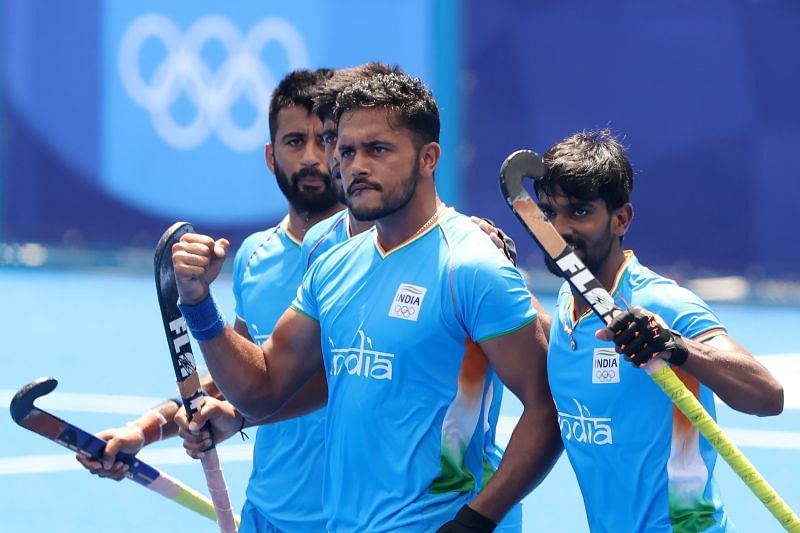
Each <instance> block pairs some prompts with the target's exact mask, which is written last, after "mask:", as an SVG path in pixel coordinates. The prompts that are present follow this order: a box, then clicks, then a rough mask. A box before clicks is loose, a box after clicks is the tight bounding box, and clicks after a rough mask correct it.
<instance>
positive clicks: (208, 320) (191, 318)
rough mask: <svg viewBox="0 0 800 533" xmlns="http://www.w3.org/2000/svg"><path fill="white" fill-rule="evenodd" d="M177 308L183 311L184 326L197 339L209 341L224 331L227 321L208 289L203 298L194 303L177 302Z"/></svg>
mask: <svg viewBox="0 0 800 533" xmlns="http://www.w3.org/2000/svg"><path fill="white" fill-rule="evenodd" d="M178 309H180V310H181V313H183V318H185V319H186V327H187V328H188V330H189V331H190V332H191V333H192V337H194V338H195V339H197V340H199V341H210V340H211V339H213V338H215V337H217V336H219V335H220V334H221V333H222V332H223V331H225V326H226V325H227V322H226V321H225V317H224V316H222V311H220V310H219V307H217V303H216V302H215V301H214V297H213V296H211V292H210V291H209V293H208V296H206V298H205V300H203V301H202V302H200V303H197V304H195V305H184V304H182V303H180V302H178Z"/></svg>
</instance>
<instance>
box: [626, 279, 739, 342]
mask: <svg viewBox="0 0 800 533" xmlns="http://www.w3.org/2000/svg"><path fill="white" fill-rule="evenodd" d="M639 305H641V306H642V307H644V308H646V309H648V310H649V311H651V312H654V313H658V315H660V316H661V318H663V319H664V321H665V322H666V323H667V324H668V325H669V327H670V329H674V330H675V331H677V332H678V333H680V334H681V335H683V336H684V337H687V338H689V339H695V340H701V341H702V340H708V339H709V338H711V337H713V336H715V335H718V334H725V327H724V326H723V325H722V323H721V322H720V321H719V319H718V318H717V316H716V315H715V314H714V312H713V311H712V310H711V308H710V307H709V306H708V304H707V303H706V302H705V301H703V300H702V299H701V298H700V297H699V296H697V295H696V294H694V293H693V292H692V291H690V290H689V289H686V288H684V287H681V286H679V285H676V284H664V285H662V286H660V287H659V288H658V289H657V290H654V291H652V292H650V296H649V297H648V298H646V299H645V300H644V301H642V302H641V303H640V304H639Z"/></svg>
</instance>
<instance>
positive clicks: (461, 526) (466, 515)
mask: <svg viewBox="0 0 800 533" xmlns="http://www.w3.org/2000/svg"><path fill="white" fill-rule="evenodd" d="M496 527H497V524H496V523H495V522H494V521H493V520H491V519H489V518H486V517H485V516H483V515H482V514H481V513H479V512H478V511H476V510H474V509H473V508H472V507H470V506H469V505H464V506H462V507H461V509H459V510H458V514H456V517H455V518H454V519H452V520H450V521H449V522H446V523H445V524H443V525H442V527H440V528H439V529H437V530H436V533H491V532H492V531H494V528H496Z"/></svg>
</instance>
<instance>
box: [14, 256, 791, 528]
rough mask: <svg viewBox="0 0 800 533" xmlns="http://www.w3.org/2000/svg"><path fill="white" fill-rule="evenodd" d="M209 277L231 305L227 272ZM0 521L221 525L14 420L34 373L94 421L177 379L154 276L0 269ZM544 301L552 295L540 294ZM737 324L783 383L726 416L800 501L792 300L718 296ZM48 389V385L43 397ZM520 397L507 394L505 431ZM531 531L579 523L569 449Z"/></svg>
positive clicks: (160, 454) (229, 466) (230, 475)
mask: <svg viewBox="0 0 800 533" xmlns="http://www.w3.org/2000/svg"><path fill="white" fill-rule="evenodd" d="M217 285H218V286H217V287H216V291H215V293H216V295H217V298H218V300H219V301H220V302H221V303H222V304H223V306H224V309H225V310H226V311H227V312H228V313H229V316H232V314H233V311H232V309H233V301H232V296H231V295H230V283H229V280H227V279H225V280H221V282H218V284H217ZM0 298H2V302H3V306H2V315H0V332H2V338H3V348H2V362H3V372H2V374H0V405H2V407H3V411H2V412H0V435H2V439H0V516H2V517H3V522H2V525H1V526H0V531H3V532H13V533H16V532H45V531H47V532H62V531H63V532H73V531H74V532H86V533H91V532H109V531H122V532H127V531H131V532H138V531H148V532H151V533H161V532H164V533H166V532H169V533H173V532H176V531H215V526H214V524H212V523H211V522H210V521H208V520H207V519H205V518H202V517H199V516H195V515H194V514H193V513H191V512H189V511H186V510H184V509H183V508H182V507H179V506H177V505H176V504H174V503H172V502H170V501H168V500H166V499H164V498H162V497H160V496H158V495H156V494H155V493H153V492H150V491H148V490H145V489H143V488H142V487H140V486H139V485H136V484H134V483H132V482H130V481H123V482H121V483H114V482H111V481H107V480H99V479H96V478H94V477H92V476H90V475H88V473H86V472H84V471H83V470H82V469H80V467H79V465H78V464H77V463H76V462H75V461H74V459H73V458H72V457H71V455H70V454H69V453H68V452H66V450H64V449H63V448H60V447H58V446H56V445H55V444H53V443H51V442H49V441H47V440H45V439H43V438H42V437H39V436H37V435H34V434H33V433H30V432H28V431H27V430H24V429H22V428H20V427H18V426H17V425H16V424H14V423H13V421H12V420H11V417H10V416H9V415H8V411H7V407H8V402H9V401H10V399H11V396H12V395H13V393H14V392H15V391H16V390H17V389H18V388H19V387H21V386H22V385H24V384H26V383H28V382H29V381H32V380H33V379H35V378H37V377H39V376H43V375H52V376H54V377H56V378H58V380H59V381H60V385H59V388H58V389H56V391H55V393H53V394H52V395H50V396H51V397H52V398H51V400H52V401H50V402H49V403H48V402H41V405H40V406H41V407H43V408H45V409H46V410H48V411H51V412H52V413H53V414H56V415H58V416H61V417H62V418H65V419H66V420H68V421H70V422H72V423H74V424H76V425H79V426H81V427H83V428H84V429H86V430H89V431H92V432H95V431H99V430H101V429H104V428H106V427H109V426H115V425H119V424H122V423H124V422H125V421H127V420H129V419H131V418H134V417H135V415H136V414H138V413H140V412H142V411H143V410H144V409H146V408H147V407H149V406H151V405H153V404H154V403H156V402H158V401H160V400H161V399H163V398H164V397H166V396H168V395H172V394H173V391H174V378H173V372H172V367H171V364H170V361H169V355H168V353H167V351H166V344H165V340H164V333H163V329H162V326H161V322H160V318H159V314H158V304H157V302H156V296H155V289H154V284H153V280H152V279H151V276H149V275H129V274H116V273H114V274H110V273H104V272H99V271H98V272H93V273H86V272H56V271H27V270H14V269H5V270H0ZM542 300H543V303H544V305H545V306H546V307H548V308H550V307H552V303H553V300H552V298H547V297H545V298H542ZM714 307H715V309H716V310H717V312H718V314H719V315H720V318H721V319H722V321H723V322H724V323H725V324H726V325H727V326H728V328H729V329H730V330H731V332H732V333H733V334H734V336H735V337H736V338H737V339H738V340H740V341H741V342H742V343H743V344H745V345H746V346H748V347H749V348H750V349H751V350H752V351H753V352H754V353H755V354H757V355H758V356H759V357H761V359H762V361H763V362H765V364H767V365H768V366H769V367H770V368H772V369H773V371H774V372H775V373H776V375H777V376H778V378H779V379H780V380H781V381H782V382H783V384H784V387H785V389H786V410H785V412H784V414H782V415H781V416H779V417H775V418H771V419H757V418H754V417H747V416H744V415H740V414H737V413H735V412H733V411H731V410H730V409H728V408H727V407H725V406H719V408H718V410H719V420H720V423H721V425H722V426H723V427H724V428H725V429H726V430H728V432H729V434H730V435H731V436H732V437H733V438H734V440H735V441H736V442H737V443H738V444H739V445H740V447H741V448H742V450H743V451H744V452H745V454H746V455H747V456H748V458H749V459H750V460H751V461H752V462H753V463H754V464H755V466H756V467H757V468H758V469H759V470H760V472H761V473H762V474H763V475H764V476H765V477H766V478H767V480H768V481H769V482H770V483H771V484H772V485H773V486H774V487H775V488H776V490H777V491H778V492H779V493H780V494H781V495H782V496H783V497H784V499H786V500H787V502H788V503H789V504H790V505H791V506H792V507H793V508H794V509H795V510H796V511H797V510H799V509H800V350H798V349H797V346H796V341H795V339H796V335H795V333H796V330H795V329H794V328H796V327H797V325H798V324H800V309H797V308H771V307H752V306H743V305H716V306H714ZM48 398H49V397H48ZM519 412H520V406H519V404H518V403H517V402H516V400H515V399H514V398H513V397H510V395H508V394H507V395H506V400H505V402H504V405H503V411H502V415H503V418H502V419H501V429H500V433H501V434H503V433H504V432H505V434H506V437H507V433H508V431H507V430H508V428H509V427H511V426H512V425H513V421H514V417H515V416H517V415H518V414H519ZM220 455H221V457H222V459H223V462H224V466H225V473H226V477H227V479H228V484H229V486H230V488H231V490H230V495H231V500H232V501H233V504H234V507H235V508H237V509H238V508H239V507H240V506H241V504H242V503H243V501H244V488H245V484H246V482H247V477H248V474H249V471H250V459H249V457H250V447H249V444H247V443H242V442H241V441H239V440H238V439H231V441H229V442H226V443H224V444H222V445H221V446H220ZM142 457H143V458H144V459H145V460H147V461H149V462H150V463H151V464H153V465H154V466H157V467H159V468H161V469H162V470H164V471H166V472H168V473H170V474H171V475H173V476H174V477H176V478H178V479H180V480H181V481H183V482H185V483H187V484H188V485H191V486H192V487H194V488H196V489H198V490H200V491H201V492H206V490H205V486H204V478H203V475H202V471H201V468H200V466H199V464H197V463H194V462H192V461H191V460H190V459H188V457H186V456H185V455H184V454H183V452H182V448H180V446H179V443H178V441H172V442H168V443H159V444H157V445H155V446H153V447H152V449H148V450H146V451H145V452H143V454H142ZM716 473H717V477H718V480H719V482H720V486H721V491H722V496H723V498H724V499H725V501H726V502H727V505H728V508H729V510H730V514H731V516H732V518H733V520H734V522H735V523H736V524H737V526H738V528H739V530H740V531H743V532H749V531H758V532H759V533H769V532H772V531H781V528H780V527H778V525H777V523H776V522H775V521H774V520H773V519H772V517H771V516H770V515H769V514H768V513H767V511H766V510H765V509H764V508H763V507H762V506H761V504H760V503H759V502H758V501H757V500H756V499H755V497H754V496H752V494H750V493H749V491H748V489H746V488H745V487H744V485H743V484H742V483H741V481H739V479H738V478H737V477H736V476H735V474H733V473H732V471H731V470H730V468H729V467H728V466H727V465H726V464H724V463H722V462H720V464H719V465H718V467H717V471H716ZM524 513H525V514H524V520H525V531H526V532H528V531H530V532H532V531H566V532H572V531H576V532H577V531H586V529H587V528H586V524H585V515H584V512H583V503H582V501H581V497H580V494H579V492H578V489H577V484H576V482H575V479H574V476H573V474H572V472H571V470H570V467H569V465H568V463H567V461H566V459H565V458H564V457H562V459H561V460H560V461H559V463H558V464H557V465H556V467H555V469H554V471H553V472H552V473H551V475H550V476H549V477H548V478H547V479H546V480H545V481H544V483H543V484H542V485H541V486H540V488H539V489H537V490H536V491H535V492H534V493H532V494H531V495H530V496H529V497H528V498H527V499H526V500H525V502H524Z"/></svg>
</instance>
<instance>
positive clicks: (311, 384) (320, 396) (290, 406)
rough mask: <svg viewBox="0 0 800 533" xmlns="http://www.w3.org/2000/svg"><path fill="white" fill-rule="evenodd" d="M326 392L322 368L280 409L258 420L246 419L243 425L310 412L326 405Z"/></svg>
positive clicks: (258, 423)
mask: <svg viewBox="0 0 800 533" xmlns="http://www.w3.org/2000/svg"><path fill="white" fill-rule="evenodd" d="M327 392H328V383H327V381H326V379H325V369H324V368H322V369H320V371H319V372H317V373H316V374H315V375H314V377H312V378H311V379H310V380H308V382H307V383H306V384H305V385H303V386H302V387H301V388H300V390H299V391H297V393H295V394H294V396H292V397H291V399H290V400H289V401H287V402H286V403H285V404H283V406H281V408H280V409H278V410H277V411H275V412H274V413H273V414H271V415H269V416H266V417H264V418H262V419H260V420H247V421H246V422H245V427H251V426H260V425H263V424H275V423H277V422H283V421H284V420H290V419H292V418H297V417H299V416H304V415H307V414H309V413H312V412H314V411H316V410H317V409H321V408H322V407H325V405H327V403H328V394H327Z"/></svg>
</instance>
